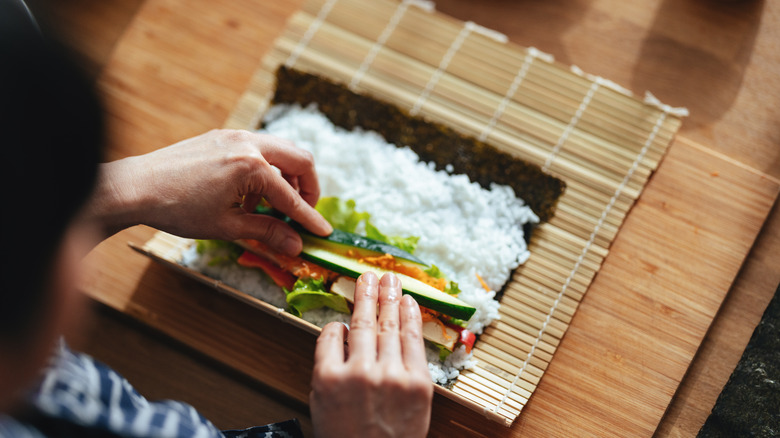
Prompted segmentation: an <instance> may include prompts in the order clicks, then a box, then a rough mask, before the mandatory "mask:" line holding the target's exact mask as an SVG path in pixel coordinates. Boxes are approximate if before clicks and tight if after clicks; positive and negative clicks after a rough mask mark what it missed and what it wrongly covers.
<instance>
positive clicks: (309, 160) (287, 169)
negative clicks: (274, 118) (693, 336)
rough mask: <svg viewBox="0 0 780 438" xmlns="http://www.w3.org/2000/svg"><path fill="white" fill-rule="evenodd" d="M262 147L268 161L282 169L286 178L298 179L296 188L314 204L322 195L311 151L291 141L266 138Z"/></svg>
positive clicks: (304, 197) (307, 201)
mask: <svg viewBox="0 0 780 438" xmlns="http://www.w3.org/2000/svg"><path fill="white" fill-rule="evenodd" d="M265 140H266V142H265V144H264V147H263V149H262V153H263V156H264V157H265V159H266V160H268V162H269V163H270V164H272V165H274V166H276V167H277V168H279V170H281V171H282V174H283V175H285V177H286V178H290V177H295V178H296V179H297V187H296V189H297V190H298V192H299V193H300V194H301V197H302V198H303V199H304V201H306V203H307V204H309V205H311V206H314V205H315V204H316V203H317V199H319V197H320V183H319V179H317V171H316V169H315V167H314V158H313V157H312V155H311V153H310V152H308V151H306V150H303V149H300V148H298V147H296V146H295V145H294V144H293V143H292V142H291V141H288V140H282V139H278V138H275V137H270V140H269V139H268V138H265Z"/></svg>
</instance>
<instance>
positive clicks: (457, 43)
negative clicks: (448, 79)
mask: <svg viewBox="0 0 780 438" xmlns="http://www.w3.org/2000/svg"><path fill="white" fill-rule="evenodd" d="M476 28H477V25H476V23H473V22H471V21H467V22H466V23H465V25H464V26H463V29H461V30H460V33H458V36H457V37H456V38H455V40H454V41H453V42H452V44H450V47H449V49H447V53H445V54H444V56H443V57H442V58H441V62H439V66H438V67H437V68H436V71H435V72H433V74H432V75H431V77H430V79H428V83H427V84H426V85H425V89H424V90H423V91H422V93H420V95H419V96H417V101H416V102H415V103H414V106H413V107H412V109H411V110H410V111H409V113H410V114H411V115H413V116H416V115H417V114H418V113H419V112H420V109H421V108H422V106H423V104H424V103H425V101H426V100H428V96H430V94H431V91H433V88H434V87H435V86H436V83H438V82H439V79H441V77H442V76H443V75H444V71H445V70H447V66H448V65H449V64H450V61H452V58H453V57H454V56H455V54H456V53H457V52H458V50H460V47H461V46H462V45H463V42H464V41H466V38H468V36H469V34H471V32H472V31H474V30H475V29H476Z"/></svg>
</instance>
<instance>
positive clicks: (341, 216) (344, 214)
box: [315, 196, 420, 254]
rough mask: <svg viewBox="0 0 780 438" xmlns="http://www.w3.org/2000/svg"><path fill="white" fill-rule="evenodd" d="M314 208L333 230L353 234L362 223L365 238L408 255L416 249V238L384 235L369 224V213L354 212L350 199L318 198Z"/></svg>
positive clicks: (417, 238)
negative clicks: (387, 245)
mask: <svg viewBox="0 0 780 438" xmlns="http://www.w3.org/2000/svg"><path fill="white" fill-rule="evenodd" d="M315 208H316V209H317V211H318V212H319V213H320V214H321V215H322V217H324V218H325V219H326V220H327V221H328V222H330V224H331V225H332V226H333V228H337V229H339V230H341V231H347V232H350V233H354V232H355V230H356V229H357V227H358V226H359V225H360V223H361V222H363V223H364V227H365V230H366V237H368V238H369V239H374V240H378V241H380V242H385V243H389V244H390V245H393V246H395V247H398V248H400V249H402V250H404V251H406V252H408V253H409V254H413V253H414V250H415V249H416V248H417V242H418V241H419V240H420V238H419V237H417V236H408V237H402V236H387V235H385V234H384V233H382V232H381V231H379V229H378V228H377V227H376V226H375V225H374V224H372V223H371V215H370V214H369V213H367V212H358V211H357V210H355V201H354V200H352V199H349V200H347V201H342V200H341V199H339V198H337V197H335V196H331V197H327V198H320V200H319V201H318V202H317V206H316V207H315Z"/></svg>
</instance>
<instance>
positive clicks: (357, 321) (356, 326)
mask: <svg viewBox="0 0 780 438" xmlns="http://www.w3.org/2000/svg"><path fill="white" fill-rule="evenodd" d="M349 326H350V330H352V331H355V330H366V329H368V330H371V329H373V328H374V327H375V326H376V319H375V318H373V317H370V316H363V315H357V314H353V315H352V321H351V322H350V324H349Z"/></svg>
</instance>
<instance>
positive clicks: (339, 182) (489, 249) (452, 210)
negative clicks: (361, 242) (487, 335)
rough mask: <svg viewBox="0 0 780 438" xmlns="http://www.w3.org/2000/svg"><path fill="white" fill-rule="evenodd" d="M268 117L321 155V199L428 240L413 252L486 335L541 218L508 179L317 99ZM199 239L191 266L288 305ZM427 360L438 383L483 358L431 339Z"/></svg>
mask: <svg viewBox="0 0 780 438" xmlns="http://www.w3.org/2000/svg"><path fill="white" fill-rule="evenodd" d="M264 122H265V127H264V129H262V130H261V131H259V132H263V133H267V134H271V135H274V136H277V137H281V138H285V139H288V140H292V141H293V142H294V143H295V144H296V146H298V147H300V148H303V149H306V150H308V151H310V152H311V153H312V154H313V156H314V162H315V165H316V170H317V175H318V177H319V182H320V190H321V196H322V197H330V196H335V197H338V198H340V199H342V200H349V199H352V200H354V201H355V205H356V210H357V211H365V212H368V213H369V214H370V215H371V222H372V223H373V224H374V225H375V226H376V227H377V228H378V229H379V230H381V231H382V232H383V233H384V234H386V235H396V236H418V237H419V238H420V240H419V242H418V246H417V249H416V250H415V253H414V254H415V255H416V256H417V257H419V258H420V259H422V260H424V261H426V262H427V263H431V264H434V265H436V266H438V267H439V269H440V270H441V271H442V272H443V273H444V274H445V275H446V276H447V278H448V279H450V280H453V281H455V282H457V283H458V286H459V287H460V289H461V293H460V295H459V296H458V297H459V298H460V299H461V300H463V301H465V302H467V303H469V304H471V305H472V306H474V307H476V309H477V311H476V313H475V314H474V316H473V317H472V318H471V320H470V321H469V323H468V329H469V330H470V331H472V332H474V333H476V334H480V333H482V331H483V329H484V328H485V327H486V326H488V325H489V324H490V323H491V322H492V321H494V320H495V319H497V318H498V316H499V315H498V309H499V302H498V301H497V300H496V299H495V297H496V293H495V291H497V290H500V289H501V287H502V286H503V285H504V283H506V282H507V281H508V280H509V278H510V276H511V273H512V271H513V270H514V269H515V268H516V267H518V266H519V265H520V264H522V263H524V262H525V261H526V260H527V259H528V257H529V255H530V254H529V252H528V248H527V246H526V244H525V240H524V236H523V224H525V223H528V222H532V223H537V222H539V218H538V217H537V216H536V215H535V214H534V213H533V211H531V209H530V208H529V207H528V206H527V205H525V203H524V202H523V201H522V200H521V199H518V198H517V197H516V196H515V194H514V191H513V190H512V189H511V188H510V187H508V186H501V185H496V184H494V185H492V186H491V187H490V190H486V189H484V188H482V187H481V186H480V185H479V184H477V183H474V182H471V181H469V179H468V177H467V176H465V175H455V174H451V173H449V172H448V171H446V170H441V171H436V170H435V168H434V165H433V163H424V162H421V161H420V160H419V158H418V157H417V155H416V154H415V153H414V152H413V151H412V150H411V149H409V148H406V147H404V148H399V147H396V146H395V145H393V144H389V143H387V142H386V141H385V140H384V138H383V137H381V136H380V135H379V134H378V133H376V132H372V131H365V130H361V129H355V130H353V131H346V130H344V129H342V128H339V127H336V126H334V125H333V124H332V123H331V122H330V121H329V120H328V119H327V117H325V116H324V115H323V114H322V113H320V112H319V111H318V110H317V107H316V106H315V105H310V106H308V107H306V108H302V107H300V106H297V105H275V106H273V107H272V108H271V109H270V110H269V111H268V113H267V114H266V117H265V120H264ZM359 231H360V230H358V232H359ZM194 246H195V245H193V248H191V249H190V250H189V251H188V252H187V253H186V254H185V255H184V257H183V260H182V264H184V265H185V266H188V267H190V268H193V269H195V270H197V271H199V272H202V273H204V274H206V275H208V276H210V277H213V278H217V279H219V280H221V281H222V282H224V283H226V284H228V285H230V286H232V287H235V288H236V289H238V290H241V291H243V292H245V293H247V294H250V295H252V296H255V297H257V298H259V299H262V300H264V301H266V302H268V303H270V304H272V305H274V306H278V307H281V308H284V307H286V302H285V295H284V292H283V291H282V290H281V289H280V288H279V287H278V286H276V285H275V284H273V283H272V282H271V281H270V280H268V279H267V278H266V277H265V276H264V274H261V273H260V272H259V271H258V270H253V269H247V268H243V267H240V266H238V265H225V264H214V265H213V266H210V264H209V262H210V260H211V259H212V258H213V257H219V254H218V252H219V250H213V251H212V252H206V253H204V254H199V253H198V252H197V251H195V249H194ZM214 251H216V253H215V252H214ZM478 276H479V277H481V278H482V279H483V281H484V282H485V283H486V284H487V285H488V287H489V288H490V289H491V291H490V292H488V291H486V290H485V288H484V287H483V286H482V284H481V283H480V281H479V277H478ZM302 318H303V319H305V320H307V321H309V322H311V323H313V324H315V325H317V326H320V327H322V326H324V325H325V324H326V323H328V322H329V321H342V322H345V323H348V322H349V318H350V317H349V315H346V314H342V313H338V312H335V311H333V310H330V309H327V308H325V309H317V310H313V311H309V312H305V313H304V314H303V316H302ZM428 362H429V364H428V368H429V371H430V373H431V380H432V381H433V382H435V383H438V384H440V385H448V384H450V383H452V382H453V381H454V379H456V378H457V376H458V374H459V371H460V370H462V369H468V368H470V367H472V366H473V365H474V364H475V362H474V360H473V358H472V355H471V354H467V353H466V352H465V348H464V347H463V346H460V347H458V348H457V349H456V351H455V352H453V353H452V354H451V355H449V357H448V358H447V359H445V360H444V361H443V362H442V361H440V359H439V351H438V349H437V348H434V347H430V346H429V347H428Z"/></svg>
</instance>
